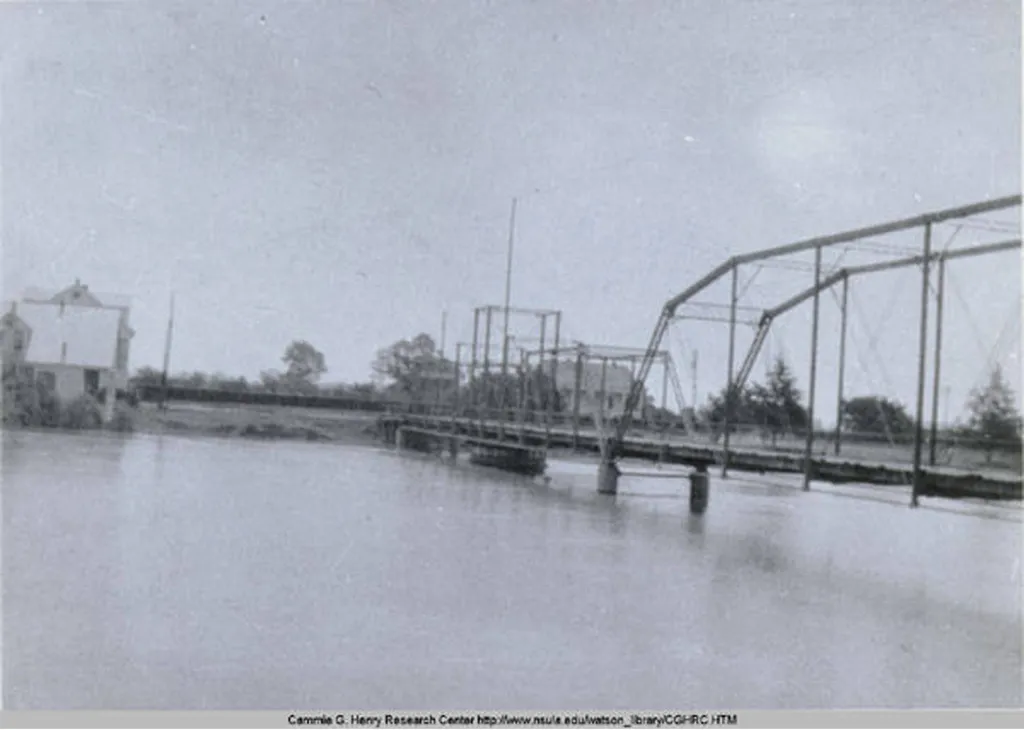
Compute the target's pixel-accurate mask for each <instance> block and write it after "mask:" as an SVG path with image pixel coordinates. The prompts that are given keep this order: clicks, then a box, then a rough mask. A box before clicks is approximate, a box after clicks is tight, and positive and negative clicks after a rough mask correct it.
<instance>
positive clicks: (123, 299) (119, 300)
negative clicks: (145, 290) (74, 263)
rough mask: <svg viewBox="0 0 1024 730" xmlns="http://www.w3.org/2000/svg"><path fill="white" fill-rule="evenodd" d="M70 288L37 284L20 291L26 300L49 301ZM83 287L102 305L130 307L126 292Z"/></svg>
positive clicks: (130, 303)
mask: <svg viewBox="0 0 1024 730" xmlns="http://www.w3.org/2000/svg"><path fill="white" fill-rule="evenodd" d="M72 286H74V285H72ZM71 288H72V287H71V286H68V287H64V288H63V289H43V288H42V287H38V286H30V287H28V288H27V289H25V290H24V291H23V292H22V295H21V298H22V300H23V301H26V302H49V301H51V300H52V299H53V298H54V297H55V296H57V295H58V294H61V293H63V292H65V291H67V290H68V289H71ZM84 288H85V290H86V291H88V292H89V293H90V294H91V295H92V296H93V297H95V298H96V299H98V300H99V301H100V303H101V304H102V305H103V306H104V307H117V308H119V309H130V308H131V306H132V298H131V297H130V296H127V295H126V294H113V293H111V292H99V291H93V290H92V289H89V288H88V287H84Z"/></svg>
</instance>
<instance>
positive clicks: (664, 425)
mask: <svg viewBox="0 0 1024 730" xmlns="http://www.w3.org/2000/svg"><path fill="white" fill-rule="evenodd" d="M661 368H662V370H661V413H660V414H659V418H660V420H661V421H662V422H661V424H660V425H661V430H662V433H663V434H664V435H665V436H666V440H667V435H668V427H669V419H668V353H667V352H665V353H662V355H661Z"/></svg>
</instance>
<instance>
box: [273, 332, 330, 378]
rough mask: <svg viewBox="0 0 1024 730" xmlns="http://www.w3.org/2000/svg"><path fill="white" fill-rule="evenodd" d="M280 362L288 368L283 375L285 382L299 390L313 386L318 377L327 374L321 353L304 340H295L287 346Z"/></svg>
mask: <svg viewBox="0 0 1024 730" xmlns="http://www.w3.org/2000/svg"><path fill="white" fill-rule="evenodd" d="M281 361H282V362H283V363H284V364H285V365H287V366H288V367H287V369H286V370H285V373H284V378H285V380H286V381H287V382H288V383H289V384H291V385H292V386H296V387H299V388H305V387H308V386H311V385H315V384H316V382H317V381H318V380H320V376H321V375H323V374H324V373H326V372H327V364H326V363H325V361H324V356H323V353H322V352H320V351H319V350H317V349H316V348H315V347H313V346H312V345H311V344H309V343H308V342H306V341H305V340H296V341H295V342H293V343H292V344H290V345H288V349H286V350H285V351H284V357H282V358H281Z"/></svg>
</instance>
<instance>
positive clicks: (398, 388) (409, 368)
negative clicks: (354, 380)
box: [372, 334, 455, 402]
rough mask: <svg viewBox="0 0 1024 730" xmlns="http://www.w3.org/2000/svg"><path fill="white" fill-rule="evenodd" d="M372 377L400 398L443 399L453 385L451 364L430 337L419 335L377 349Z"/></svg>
mask: <svg viewBox="0 0 1024 730" xmlns="http://www.w3.org/2000/svg"><path fill="white" fill-rule="evenodd" d="M372 370H373V374H374V377H375V378H376V379H377V380H378V381H379V382H380V383H382V384H385V385H387V386H390V390H391V391H392V392H393V393H394V394H395V395H397V396H399V397H401V398H402V399H403V400H405V399H408V400H411V401H414V402H425V401H433V400H436V399H437V398H438V396H439V391H440V395H441V396H442V397H443V398H442V399H446V398H447V397H448V396H449V395H450V392H451V390H452V389H453V388H454V381H455V367H454V364H453V363H451V362H450V361H448V360H447V359H445V358H442V357H441V356H440V355H439V354H438V352H437V346H436V345H435V343H434V338H433V337H431V336H430V335H427V334H419V335H416V337H413V338H412V339H411V340H399V341H398V342H395V343H393V344H391V345H388V346H387V347H385V348H382V349H380V350H378V351H377V357H376V359H375V360H374V362H373V365H372Z"/></svg>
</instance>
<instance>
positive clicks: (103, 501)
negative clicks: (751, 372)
mask: <svg viewBox="0 0 1024 730" xmlns="http://www.w3.org/2000/svg"><path fill="white" fill-rule="evenodd" d="M3 455H4V460H3V467H2V475H3V482H2V488H3V494H2V496H3V610H4V625H3V700H4V706H5V707H6V708H9V709H28V708H50V709H65V708H68V709H70V708H146V709H243V708H245V709H289V708H327V709H439V710H440V709H451V708H458V709H494V708H498V709H509V710H514V709H523V710H545V709H551V708H567V709H579V708H588V709H595V710H597V709H637V708H642V709H651V710H653V709H693V708H728V709H740V708H754V707H757V708H777V707H789V708H798V707H799V708H810V707H880V706H886V707H922V706H931V707H951V706H974V707H977V706H1008V705H1012V706H1019V705H1020V704H1021V701H1022V682H1021V676H1022V675H1021V640H1022V629H1021V560H1020V557H1021V547H1022V544H1021V520H1020V511H1019V509H1013V508H1005V507H1000V508H994V507H978V508H960V507H957V508H950V507H949V505H948V503H946V504H943V503H926V504H925V506H924V507H923V508H922V509H918V510H911V509H908V508H907V507H906V506H905V495H902V494H900V495H898V497H892V496H891V493H889V492H885V491H884V490H880V489H877V490H873V491H871V490H863V489H862V490H859V491H858V490H852V489H849V488H848V489H846V490H845V491H843V490H828V491H821V490H815V491H812V492H810V493H802V492H800V491H799V490H798V489H793V488H792V487H791V486H786V485H781V484H768V483H764V482H758V481H757V480H751V479H746V480H743V481H739V480H735V479H734V480H729V481H723V480H721V479H717V478H716V479H714V480H713V484H712V496H711V505H710V508H709V511H708V513H707V514H706V515H705V516H704V517H703V518H700V519H694V518H690V517H689V516H688V515H687V512H686V503H685V500H683V499H679V498H678V497H679V496H681V495H682V494H683V493H684V492H683V489H682V487H681V485H680V484H678V483H677V482H675V481H674V480H666V479H643V478H628V479H624V480H623V482H622V490H623V492H625V494H623V495H620V496H619V497H618V498H609V497H602V496H599V495H597V494H596V493H595V476H594V468H593V467H592V466H591V465H584V464H572V463H555V464H553V465H552V468H551V474H552V481H551V483H550V484H548V485H544V484H541V483H533V482H530V481H526V480H522V479H519V478H515V477H512V476H507V475H503V474H500V473H493V472H489V471H486V470H482V469H476V468H473V467H468V466H459V467H454V468H453V467H452V466H451V465H448V464H444V463H441V462H438V461H436V460H430V459H427V458H421V457H416V456H399V455H397V454H395V453H393V452H387V451H382V450H374V449H365V448H355V447H339V446H324V445H318V444H305V443H273V444H263V443H248V442H242V441H233V440H194V439H187V438H171V437H162V438H161V437H155V436H142V435H140V436H135V437H133V438H130V439H117V438H112V437H93V436H63V435H49V434H25V433H16V434H5V435H4V452H3ZM647 468H650V467H647ZM854 494H858V495H860V496H858V497H853V496H852V495H854Z"/></svg>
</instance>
